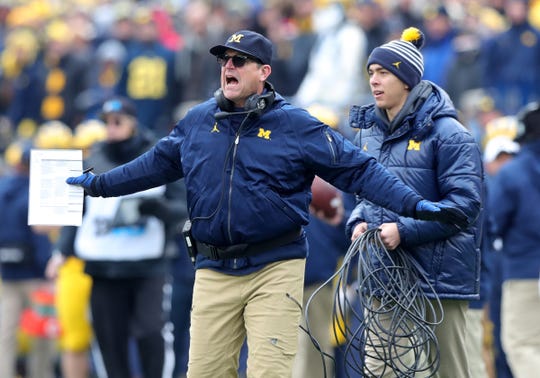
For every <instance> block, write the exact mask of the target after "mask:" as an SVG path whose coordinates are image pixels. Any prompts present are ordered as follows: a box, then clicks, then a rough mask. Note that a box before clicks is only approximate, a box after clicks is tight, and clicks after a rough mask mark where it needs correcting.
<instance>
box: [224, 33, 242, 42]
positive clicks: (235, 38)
mask: <svg viewBox="0 0 540 378" xmlns="http://www.w3.org/2000/svg"><path fill="white" fill-rule="evenodd" d="M242 38H244V35H243V34H240V33H237V34H233V35H231V37H230V38H229V39H228V41H227V42H235V43H240V41H241V40H242Z"/></svg>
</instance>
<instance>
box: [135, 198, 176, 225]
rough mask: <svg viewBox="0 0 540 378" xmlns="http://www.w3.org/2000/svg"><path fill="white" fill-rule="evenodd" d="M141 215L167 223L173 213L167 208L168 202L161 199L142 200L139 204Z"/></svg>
mask: <svg viewBox="0 0 540 378" xmlns="http://www.w3.org/2000/svg"><path fill="white" fill-rule="evenodd" d="M139 213H140V214H141V215H147V216H153V217H156V218H158V219H160V220H161V221H163V222H167V221H168V220H169V219H170V218H171V211H170V210H169V207H168V206H167V201H166V200H165V199H161V198H144V199H142V200H141V202H140V203H139Z"/></svg>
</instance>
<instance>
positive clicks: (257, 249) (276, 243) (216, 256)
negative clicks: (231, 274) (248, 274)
mask: <svg viewBox="0 0 540 378" xmlns="http://www.w3.org/2000/svg"><path fill="white" fill-rule="evenodd" d="M301 235H302V228H301V227H298V228H297V229H295V230H293V231H290V232H287V233H285V234H283V235H281V236H278V237H276V238H273V239H271V240H267V241H263V242H260V243H254V244H247V243H245V244H234V245H230V246H228V247H216V246H214V245H211V244H206V243H201V242H199V241H197V242H196V243H197V253H200V254H201V255H203V256H206V257H208V258H210V259H211V260H221V259H234V258H238V257H246V256H249V255H254V254H258V253H262V252H265V251H269V250H271V249H273V248H277V247H281V246H282V245H285V244H289V243H292V242H293V241H295V240H297V239H298V238H299V237H300V236H301Z"/></svg>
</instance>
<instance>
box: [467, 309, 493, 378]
mask: <svg viewBox="0 0 540 378" xmlns="http://www.w3.org/2000/svg"><path fill="white" fill-rule="evenodd" d="M483 314H484V310H483V309H476V308H474V309H473V308H469V309H468V310H467V358H468V360H469V370H470V377H471V378H487V377H488V373H487V368H486V362H485V361H484V352H483V344H484V332H483V331H484V325H483V323H482V318H483Z"/></svg>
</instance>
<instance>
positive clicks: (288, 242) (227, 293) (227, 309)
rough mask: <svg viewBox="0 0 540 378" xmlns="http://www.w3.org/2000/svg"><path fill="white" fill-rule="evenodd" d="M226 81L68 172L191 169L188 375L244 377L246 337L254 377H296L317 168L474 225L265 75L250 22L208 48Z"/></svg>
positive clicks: (183, 173) (136, 184) (432, 216)
mask: <svg viewBox="0 0 540 378" xmlns="http://www.w3.org/2000/svg"><path fill="white" fill-rule="evenodd" d="M210 53H211V54H213V55H215V56H216V57H217V61H218V63H219V64H220V66H221V88H220V89H219V90H218V91H217V92H216V94H215V96H214V98H211V99H209V100H208V101H206V102H204V103H202V104H199V105H197V106H195V107H193V108H192V109H191V110H190V111H189V112H188V113H187V114H186V116H185V117H184V118H183V119H181V120H180V121H179V122H178V123H177V125H176V126H175V128H174V129H173V131H172V132H171V133H170V134H169V135H168V136H166V137H164V138H162V139H161V140H160V141H159V142H158V143H157V144H156V145H155V146H154V147H153V148H152V149H151V150H150V151H148V152H147V153H145V154H144V155H142V156H140V157H138V158H137V159H135V160H133V161H131V162H129V163H127V164H125V165H123V166H120V167H118V168H115V169H113V170H111V171H109V172H106V173H103V174H101V175H97V176H96V175H93V174H91V173H86V174H82V175H80V176H77V177H70V178H68V179H67V183H68V184H72V185H80V186H82V187H83V188H84V189H85V191H86V192H87V193H88V194H89V195H91V196H103V197H111V196H119V195H125V194H128V193H133V192H137V191H140V190H145V189H148V188H151V187H154V186H158V185H162V184H164V183H167V182H172V181H175V180H177V179H179V178H182V177H184V178H185V183H186V188H187V201H188V207H189V216H190V220H191V223H192V229H191V234H192V236H193V238H194V239H195V240H196V247H197V250H198V255H197V257H196V261H195V266H196V268H197V272H196V277H195V287H194V292H193V310H192V315H191V316H192V318H191V330H190V334H191V345H190V355H189V366H188V377H192V378H193V377H197V378H201V377H216V376H220V377H235V376H236V375H237V373H236V371H237V367H238V354H239V351H240V347H241V345H242V343H243V341H244V339H245V337H246V336H247V340H248V348H249V357H248V363H247V374H248V376H249V377H265V378H267V377H287V376H290V375H291V370H292V365H293V361H294V355H295V353H296V345H297V340H298V324H299V320H300V315H301V309H300V306H298V304H297V303H302V291H303V285H304V268H305V258H306V253H307V243H306V237H305V233H304V231H303V229H302V226H303V225H305V224H307V223H308V219H309V209H308V207H309V203H310V201H311V191H310V187H311V183H312V181H313V177H314V175H315V174H316V175H319V176H320V177H322V178H323V179H325V180H326V181H328V182H331V183H332V184H333V185H334V186H336V187H337V188H339V189H341V190H343V191H346V192H355V193H357V194H358V195H359V196H361V197H366V198H368V199H369V200H371V201H373V202H374V203H378V204H380V205H382V206H385V207H388V208H390V209H392V210H394V211H395V212H398V213H400V214H403V215H405V216H410V217H417V218H423V219H429V220H439V221H446V222H450V223H460V224H462V225H463V224H464V223H467V219H466V216H465V215H464V214H463V213H461V212H460V211H459V210H457V209H454V208H448V207H442V205H438V204H434V203H432V202H429V201H425V200H423V199H422V197H420V196H419V195H418V194H416V193H415V192H414V191H412V190H411V189H409V188H408V187H407V186H405V185H403V184H402V183H401V181H399V180H398V179H397V178H396V177H395V176H393V175H390V174H389V173H388V172H387V171H386V169H384V168H383V167H382V166H381V165H379V164H378V163H377V162H376V161H375V159H374V158H371V157H369V156H368V155H366V154H364V153H363V152H362V151H361V150H360V149H359V148H357V147H355V146H354V145H353V144H352V143H351V142H349V141H347V140H346V139H345V138H343V137H342V136H341V135H339V134H338V133H337V132H334V131H333V130H332V129H331V128H330V127H328V126H327V125H325V124H323V123H321V122H320V121H319V120H317V119H316V118H314V117H312V116H311V115H310V114H309V113H308V112H307V111H305V110H303V109H299V108H296V107H293V106H291V105H290V104H288V103H287V102H286V101H285V100H284V99H283V97H282V96H280V95H279V94H277V93H276V92H275V91H274V89H273V87H272V86H271V85H270V84H269V82H268V81H267V79H268V77H269V76H270V73H271V72H272V68H271V65H270V64H271V58H272V44H271V42H270V41H269V40H268V39H267V38H265V37H263V36H262V35H260V34H258V33H255V32H252V31H249V30H242V31H238V32H236V33H234V34H233V35H232V36H230V38H229V39H228V40H227V41H226V42H225V44H223V45H217V46H214V47H212V48H211V49H210Z"/></svg>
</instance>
